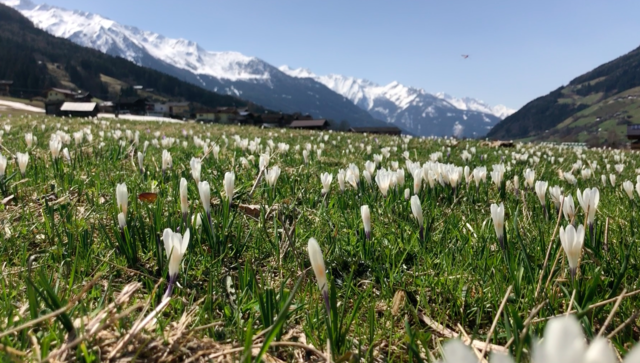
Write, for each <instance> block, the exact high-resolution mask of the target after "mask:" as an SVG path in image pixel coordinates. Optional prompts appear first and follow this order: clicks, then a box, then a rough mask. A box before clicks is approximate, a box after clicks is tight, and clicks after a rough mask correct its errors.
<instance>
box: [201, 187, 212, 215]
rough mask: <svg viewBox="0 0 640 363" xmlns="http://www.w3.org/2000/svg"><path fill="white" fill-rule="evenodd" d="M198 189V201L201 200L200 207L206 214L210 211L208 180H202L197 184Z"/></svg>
mask: <svg viewBox="0 0 640 363" xmlns="http://www.w3.org/2000/svg"><path fill="white" fill-rule="evenodd" d="M198 191H199V192H200V201H201V202H202V207H203V208H204V211H205V212H206V213H207V215H210V213H211V188H210V187H209V182H207V181H202V182H200V183H199V184H198Z"/></svg>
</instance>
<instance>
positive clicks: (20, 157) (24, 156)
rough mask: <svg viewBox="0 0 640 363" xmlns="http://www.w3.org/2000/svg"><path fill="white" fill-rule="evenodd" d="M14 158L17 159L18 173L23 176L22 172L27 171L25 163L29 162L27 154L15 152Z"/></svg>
mask: <svg viewBox="0 0 640 363" xmlns="http://www.w3.org/2000/svg"><path fill="white" fill-rule="evenodd" d="M16 159H18V168H20V173H21V174H22V177H23V178H24V174H25V172H26V171H27V164H28V163H29V154H28V153H24V154H23V153H16Z"/></svg>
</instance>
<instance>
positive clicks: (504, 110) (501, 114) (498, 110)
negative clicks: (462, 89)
mask: <svg viewBox="0 0 640 363" xmlns="http://www.w3.org/2000/svg"><path fill="white" fill-rule="evenodd" d="M434 96H436V97H438V98H441V99H443V100H445V101H447V102H449V103H450V104H452V105H454V106H455V107H457V108H459V109H461V110H471V111H479V112H484V113H490V114H492V115H494V116H496V117H498V118H500V119H501V120H503V119H505V118H506V117H507V116H510V115H511V114H512V113H514V112H516V110H514V109H511V108H508V107H507V106H505V105H497V106H493V107H491V106H489V105H487V104H486V103H484V102H482V101H480V100H477V99H475V98H469V97H464V98H455V97H453V96H450V95H448V94H446V93H444V92H438V93H436V94H434Z"/></svg>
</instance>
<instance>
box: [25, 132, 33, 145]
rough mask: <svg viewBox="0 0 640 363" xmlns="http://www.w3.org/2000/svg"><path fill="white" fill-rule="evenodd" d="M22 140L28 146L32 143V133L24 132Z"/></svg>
mask: <svg viewBox="0 0 640 363" xmlns="http://www.w3.org/2000/svg"><path fill="white" fill-rule="evenodd" d="M24 142H25V143H26V144H27V147H28V148H30V147H31V146H32V145H33V134H32V133H30V132H27V133H26V134H24Z"/></svg>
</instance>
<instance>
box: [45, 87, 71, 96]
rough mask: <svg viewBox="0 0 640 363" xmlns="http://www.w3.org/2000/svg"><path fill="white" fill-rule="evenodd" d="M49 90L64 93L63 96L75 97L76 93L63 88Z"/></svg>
mask: <svg viewBox="0 0 640 363" xmlns="http://www.w3.org/2000/svg"><path fill="white" fill-rule="evenodd" d="M51 89H52V90H53V91H56V92H58V93H64V94H67V95H73V96H75V95H77V93H76V92H73V91H71V90H68V89H64V88H55V87H54V88H51Z"/></svg>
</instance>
